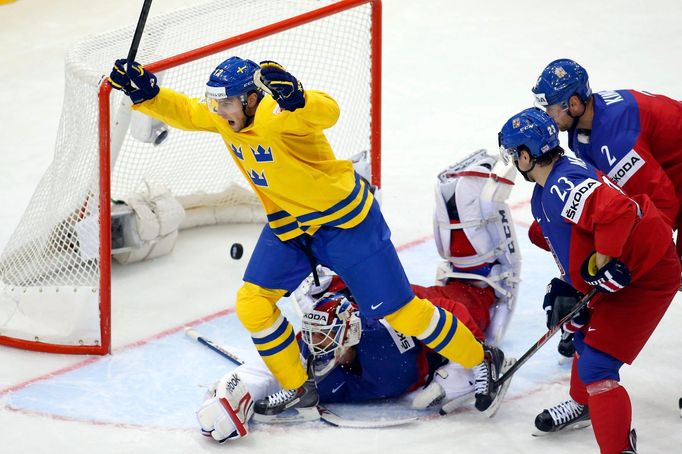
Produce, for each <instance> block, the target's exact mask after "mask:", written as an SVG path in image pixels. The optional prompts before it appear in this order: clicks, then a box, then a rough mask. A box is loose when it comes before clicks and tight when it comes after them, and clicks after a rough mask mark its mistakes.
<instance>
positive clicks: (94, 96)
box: [0, 0, 381, 354]
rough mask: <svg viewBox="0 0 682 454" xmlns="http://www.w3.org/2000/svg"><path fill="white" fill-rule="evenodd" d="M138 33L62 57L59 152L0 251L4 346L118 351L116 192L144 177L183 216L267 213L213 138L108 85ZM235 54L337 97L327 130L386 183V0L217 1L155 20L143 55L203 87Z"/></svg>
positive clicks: (98, 40) (188, 90)
mask: <svg viewBox="0 0 682 454" xmlns="http://www.w3.org/2000/svg"><path fill="white" fill-rule="evenodd" d="M132 32H133V27H126V28H124V29H121V30H116V31H112V32H108V33H104V34H101V35H98V36H94V37H90V38H88V39H86V40H84V41H82V42H80V43H78V44H76V45H75V46H74V48H73V49H71V50H70V51H69V53H68V55H67V57H66V63H65V79H66V84H65V94H64V106H63V109H62V118H61V121H60V128H59V133H58V137H57V142H56V145H55V153H54V159H53V162H52V163H51V165H50V167H49V168H48V170H47V171H46V173H45V175H44V176H43V178H42V179H41V181H40V183H39V185H38V187H37V188H36V190H35V192H34V195H33V197H32V199H31V201H30V202H29V206H28V208H27V209H26V212H25V213H24V215H23V217H22V219H21V220H20V222H19V225H18V226H17V228H16V230H15V232H14V234H13V235H12V236H11V238H10V240H9V241H8V243H7V245H6V246H5V248H4V250H3V251H2V254H1V255H0V344H4V345H8V346H12V347H19V348H24V349H29V350H36V351H45V352H52V353H69V354H107V353H109V352H110V349H111V333H112V327H111V304H112V301H111V268H112V267H111V260H112V212H111V207H112V202H113V203H116V201H118V200H122V199H124V198H125V197H126V195H128V194H130V193H136V192H139V191H142V190H143V189H144V187H145V185H148V184H149V183H155V184H156V183H158V184H162V185H164V186H165V187H167V188H168V189H169V190H170V192H171V193H172V194H173V196H174V197H176V198H177V199H178V200H180V201H182V205H183V207H184V208H185V210H187V211H188V212H189V210H190V209H192V210H194V209H201V208H203V207H202V204H203V205H207V206H208V208H209V209H210V210H217V209H221V210H227V211H223V214H222V215H221V216H219V217H213V216H211V217H210V218H211V219H213V221H211V222H225V221H227V222H253V219H261V218H263V216H254V215H250V214H249V215H245V216H242V215H241V214H239V213H244V211H243V210H241V209H242V208H243V207H247V208H248V210H247V211H248V213H252V212H254V211H253V210H260V212H262V209H260V208H259V204H258V199H257V197H256V196H255V194H254V193H253V192H252V191H251V190H250V188H249V186H248V184H247V183H246V181H244V179H243V177H242V175H241V174H240V173H239V171H238V170H237V168H236V166H235V165H234V164H233V162H232V161H231V158H230V155H229V153H228V151H227V150H226V148H225V145H224V143H223V142H222V140H221V139H220V136H219V135H218V134H208V133H197V132H185V131H178V130H174V129H172V128H170V127H167V126H166V125H163V124H158V122H157V123H155V124H152V122H151V120H150V119H149V117H144V116H142V115H141V114H139V113H137V112H131V110H130V108H129V105H128V104H126V98H124V97H123V96H122V94H121V93H120V92H117V91H115V90H114V91H112V90H111V87H110V86H109V84H108V83H106V82H105V80H106V77H105V75H106V74H108V72H109V70H110V69H111V65H112V64H113V62H114V60H115V59H117V58H121V57H122V56H124V55H125V53H126V46H127V45H128V44H129V43H130V37H131V36H132ZM231 55H238V56H240V57H242V58H248V59H251V60H254V61H256V62H258V61H261V60H274V61H277V62H279V63H281V64H282V65H284V66H285V67H287V69H289V70H290V71H291V72H292V73H293V74H295V75H296V77H297V78H298V79H299V80H301V82H302V83H303V85H304V87H305V88H311V89H320V90H323V91H325V92H327V93H329V94H330V95H331V96H332V97H334V98H335V99H336V100H337V102H338V103H339V105H340V108H341V117H340V119H339V121H338V123H337V124H336V125H335V126H334V127H332V128H330V129H329V130H327V131H326V132H325V133H326V135H327V137H328V138H329V140H330V142H331V144H332V147H333V149H334V150H335V153H336V155H337V158H339V159H349V158H350V157H351V156H354V155H356V154H358V153H360V152H366V154H367V156H368V159H369V163H370V168H371V176H370V178H371V180H372V183H373V184H374V185H376V186H380V184H381V134H380V130H381V1H380V0H326V1H325V0H213V1H209V2H205V3H201V4H199V5H195V6H191V7H188V8H184V9H182V10H178V11H175V12H171V13H167V14H164V15H159V16H155V17H152V16H150V17H149V19H148V21H147V27H146V29H145V32H144V35H143V38H142V41H141V44H140V51H139V53H138V56H137V60H138V61H139V62H140V63H142V64H144V65H145V67H146V68H148V69H149V70H150V71H152V72H154V73H156V74H157V76H158V77H159V84H160V85H162V86H167V87H169V88H172V89H174V90H176V91H180V92H183V93H185V94H187V95H188V96H191V97H202V96H203V90H204V87H205V83H206V80H207V79H208V76H209V75H210V73H211V71H212V70H213V68H215V66H217V64H218V63H220V62H221V61H223V60H225V59H227V58H228V57H229V56H231ZM136 115H137V116H136ZM141 117H144V118H141ZM140 125H142V126H140ZM141 128H142V129H144V131H143V132H142V133H140V130H141ZM145 128H146V129H145ZM135 129H136V130H137V132H135V131H134V130H135ZM238 209H240V210H241V211H239V210H238ZM218 218H219V219H220V220H215V219H218ZM201 222H205V221H203V220H202V221H201ZM189 225H192V223H189ZM194 225H196V223H195V224H194ZM179 285H182V284H181V283H180V284H179ZM114 304H115V302H114Z"/></svg>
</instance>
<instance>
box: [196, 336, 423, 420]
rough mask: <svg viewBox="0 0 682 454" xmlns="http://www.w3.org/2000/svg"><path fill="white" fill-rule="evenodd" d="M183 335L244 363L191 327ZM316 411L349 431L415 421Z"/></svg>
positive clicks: (228, 358)
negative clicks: (357, 416)
mask: <svg viewBox="0 0 682 454" xmlns="http://www.w3.org/2000/svg"><path fill="white" fill-rule="evenodd" d="M185 334H187V336H189V337H191V338H192V339H194V340H195V341H197V342H199V343H200V344H202V345H204V346H206V347H208V348H210V349H211V350H213V351H214V352H216V353H218V354H219V355H220V356H222V357H223V358H226V359H227V360H229V361H231V362H232V363H234V364H236V365H238V366H241V365H242V364H244V361H243V360H241V359H240V358H239V357H238V356H237V355H235V354H233V353H231V352H229V351H228V350H226V349H225V348H223V347H221V346H220V345H218V344H216V343H215V342H213V341H212V340H210V339H207V338H205V337H204V336H202V335H201V334H199V333H198V332H197V331H196V330H195V329H193V328H192V327H191V326H188V327H186V328H185ZM317 410H318V411H319V412H320V419H321V420H322V421H324V422H326V423H327V424H329V425H332V426H334V427H342V428H350V429H378V428H382V427H394V426H402V425H403V424H407V423H410V422H413V421H416V420H417V418H416V417H413V418H403V419H388V420H363V419H346V418H343V417H341V416H339V415H337V414H336V413H334V412H333V411H331V410H329V409H328V408H327V407H324V406H322V405H318V406H317Z"/></svg>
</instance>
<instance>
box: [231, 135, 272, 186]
mask: <svg viewBox="0 0 682 454" xmlns="http://www.w3.org/2000/svg"><path fill="white" fill-rule="evenodd" d="M230 150H231V151H232V153H233V154H234V156H235V157H236V158H237V159H239V160H240V161H242V162H243V161H245V159H244V152H243V151H242V146H241V145H239V146H236V145H235V144H230ZM249 150H251V154H252V155H253V158H254V159H255V160H256V162H257V163H268V162H274V161H275V157H274V154H273V152H272V147H269V146H268V147H264V146H263V145H261V144H258V145H257V146H256V148H254V147H252V146H251V145H249ZM245 170H246V173H247V174H248V175H249V178H251V181H252V182H253V184H254V185H256V186H260V187H267V186H268V179H267V178H266V176H265V170H260V171H258V170H256V169H253V168H252V169H245Z"/></svg>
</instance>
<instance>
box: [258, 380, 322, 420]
mask: <svg viewBox="0 0 682 454" xmlns="http://www.w3.org/2000/svg"><path fill="white" fill-rule="evenodd" d="M319 400H320V397H319V395H318V393H317V387H316V386H315V380H313V379H312V378H309V379H308V380H306V381H305V382H304V383H303V385H302V386H300V387H299V388H296V389H283V390H281V391H278V392H276V393H274V394H270V395H269V396H267V397H266V398H265V399H259V400H257V401H256V404H255V405H254V418H255V420H256V421H258V422H265V423H279V422H301V421H311V420H316V419H319V418H320V413H319V411H318V410H317V404H318V402H319Z"/></svg>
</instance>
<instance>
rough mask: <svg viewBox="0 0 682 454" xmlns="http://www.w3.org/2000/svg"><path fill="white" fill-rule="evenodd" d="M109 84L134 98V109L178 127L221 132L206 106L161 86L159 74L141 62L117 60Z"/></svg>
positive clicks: (189, 129)
mask: <svg viewBox="0 0 682 454" xmlns="http://www.w3.org/2000/svg"><path fill="white" fill-rule="evenodd" d="M126 66H127V67H126ZM109 84H111V86H112V88H114V89H116V90H120V91H122V92H123V93H125V94H126V96H128V97H129V98H130V100H131V101H132V102H133V109H134V110H138V111H140V112H142V113H144V114H146V115H149V116H151V117H154V118H156V119H158V120H161V121H163V122H164V123H166V124H168V125H170V126H172V127H174V128H178V129H184V130H187V131H210V132H217V128H216V126H215V122H214V121H212V119H211V115H210V113H209V112H208V109H207V107H206V104H205V103H202V102H200V101H199V100H198V99H193V98H189V97H187V96H185V95H183V94H181V93H177V92H175V91H173V90H170V89H168V88H162V87H159V85H158V80H157V77H156V75H154V73H152V72H150V71H148V70H146V69H145V68H144V67H143V66H142V65H141V64H139V63H137V62H128V64H127V65H126V60H125V59H119V60H116V62H115V63H114V67H113V68H112V70H111V74H110V75H109Z"/></svg>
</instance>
